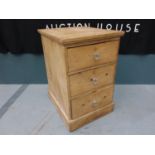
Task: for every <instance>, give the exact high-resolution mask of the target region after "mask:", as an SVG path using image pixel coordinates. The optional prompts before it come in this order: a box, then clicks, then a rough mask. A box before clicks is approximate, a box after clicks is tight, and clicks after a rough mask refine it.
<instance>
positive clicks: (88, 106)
mask: <svg viewBox="0 0 155 155" xmlns="http://www.w3.org/2000/svg"><path fill="white" fill-rule="evenodd" d="M113 88H114V87H113V86H108V87H104V88H102V89H98V90H97V91H96V92H94V93H91V94H88V95H85V96H82V97H80V98H76V99H74V100H72V101H71V107H72V118H73V119H75V118H78V117H80V116H82V115H84V114H87V113H89V112H92V111H95V110H97V109H99V108H102V107H104V106H106V105H107V104H111V102H112V98H113Z"/></svg>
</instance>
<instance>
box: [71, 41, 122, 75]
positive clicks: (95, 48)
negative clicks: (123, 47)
mask: <svg viewBox="0 0 155 155" xmlns="http://www.w3.org/2000/svg"><path fill="white" fill-rule="evenodd" d="M118 48H119V40H116V41H110V42H105V43H100V44H95V45H88V46H81V47H75V48H69V49H68V65H69V72H72V71H76V70H80V69H83V68H88V67H92V66H96V65H101V64H104V63H108V62H114V61H116V60H117V53H118Z"/></svg>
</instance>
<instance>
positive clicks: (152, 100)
mask: <svg viewBox="0 0 155 155" xmlns="http://www.w3.org/2000/svg"><path fill="white" fill-rule="evenodd" d="M114 100H115V103H116V106H115V110H114V112H112V113H111V114H108V115H106V116H105V117H102V118H99V119H97V120H95V121H93V122H91V123H89V124H87V125H85V126H83V127H82V128H80V129H78V130H76V131H74V132H72V133H70V132H68V131H67V129H66V128H65V126H64V123H63V121H62V119H61V118H60V116H59V115H58V113H57V112H56V109H55V107H54V105H53V104H51V102H50V101H49V99H48V95H47V85H43V84H42V85H0V134H1V135H2V134H16V135H17V134H26V135H27V134H51V135H53V134H56V135H58V134H65V135H66V134H67V135H68V134H70V135H76V134H86V135H89V134H108V135H109V134H110V135H113V134H155V85H116V87H115V95H114Z"/></svg>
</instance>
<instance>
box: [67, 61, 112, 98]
mask: <svg viewBox="0 0 155 155" xmlns="http://www.w3.org/2000/svg"><path fill="white" fill-rule="evenodd" d="M114 75H115V64H113V65H109V66H104V67H100V68H97V69H92V70H88V71H85V72H80V73H77V74H75V75H71V76H70V77H69V80H70V94H71V96H76V95H79V94H83V93H84V92H87V91H89V90H91V89H96V88H99V87H102V86H104V85H107V84H111V83H114Z"/></svg>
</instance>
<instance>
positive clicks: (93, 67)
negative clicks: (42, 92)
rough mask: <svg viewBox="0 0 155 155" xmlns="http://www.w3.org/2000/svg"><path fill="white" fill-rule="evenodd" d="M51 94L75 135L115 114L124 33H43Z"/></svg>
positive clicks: (80, 30) (90, 30) (92, 30)
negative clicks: (121, 44) (116, 82)
mask: <svg viewBox="0 0 155 155" xmlns="http://www.w3.org/2000/svg"><path fill="white" fill-rule="evenodd" d="M38 32H39V33H40V34H41V40H42V46H43V51H44V58H45V64H46V71H47V78H48V94H49V97H50V99H51V101H52V103H54V104H55V105H56V108H57V110H58V112H59V113H60V115H61V116H62V118H63V119H64V121H65V124H66V125H67V127H68V129H69V130H70V131H73V130H75V129H77V128H79V127H81V126H82V125H84V124H86V123H88V122H90V121H92V120H94V119H96V118H98V117H100V116H103V115H105V114H107V113H109V112H111V111H112V110H113V107H114V104H113V92H114V79H115V68H116V63H117V57H118V50H119V43H120V37H121V36H123V34H124V32H121V31H108V30H101V29H97V28H84V27H83V28H57V29H40V30H38Z"/></svg>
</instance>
